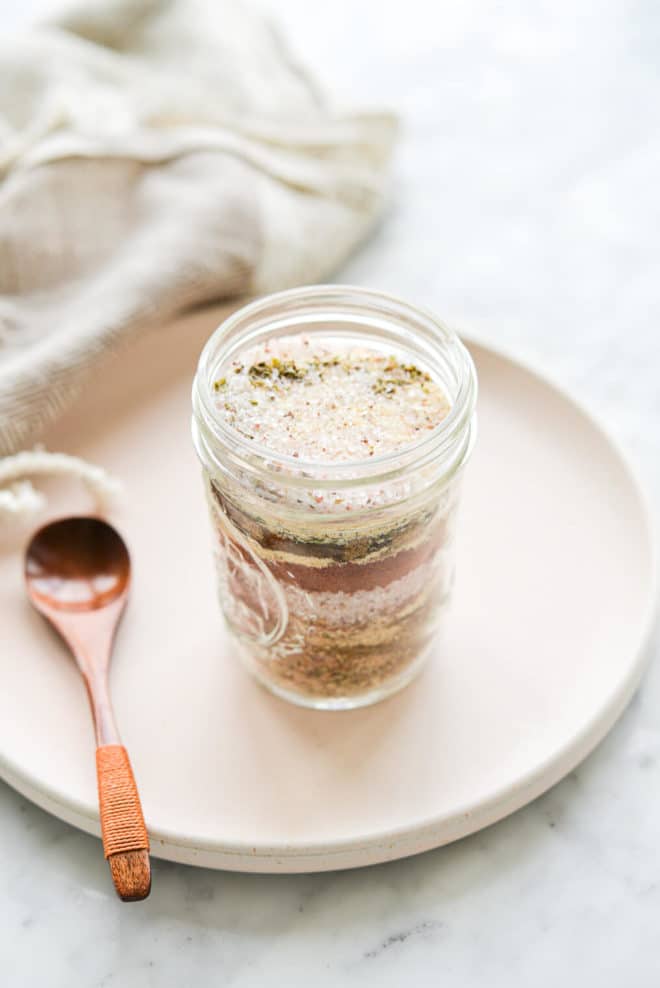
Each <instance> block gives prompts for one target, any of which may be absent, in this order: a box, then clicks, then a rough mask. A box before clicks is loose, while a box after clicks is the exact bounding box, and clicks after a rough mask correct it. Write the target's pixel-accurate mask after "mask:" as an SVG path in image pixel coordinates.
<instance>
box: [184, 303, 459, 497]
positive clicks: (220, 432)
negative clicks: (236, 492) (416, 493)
mask: <svg viewBox="0 0 660 988" xmlns="http://www.w3.org/2000/svg"><path fill="white" fill-rule="evenodd" d="M320 315H322V316H323V319H324V320H326V321H336V320H338V319H341V318H342V317H343V320H344V321H349V322H350V323H351V324H352V325H353V326H357V327H359V326H364V327H365V328H366V327H371V328H381V329H383V328H384V327H385V326H389V328H390V330H393V331H398V332H399V333H401V332H402V331H403V330H406V334H407V336H408V337H409V340H410V341H411V343H412V340H413V339H415V338H417V339H418V340H422V339H423V340H424V341H425V344H426V349H427V350H428V351H429V354H431V353H432V352H433V351H434V350H435V351H436V352H437V353H439V352H440V351H442V352H443V353H444V355H445V356H450V357H451V362H452V365H453V369H454V371H455V373H456V377H457V390H456V393H455V394H454V395H452V396H451V408H450V411H449V413H448V414H447V415H446V416H445V418H444V419H443V420H442V421H441V422H440V423H439V424H438V425H437V426H436V427H435V428H434V429H432V430H429V431H428V433H427V434H426V435H424V437H423V438H421V439H419V440H416V441H414V442H411V443H409V444H407V445H406V446H404V447H403V448H401V449H398V450H394V451H389V452H387V453H383V454H380V455H377V456H370V457H368V458H362V459H355V460H346V461H341V462H339V463H336V462H328V461H319V460H302V459H299V458H294V457H293V456H290V455H288V454H286V453H279V452H277V451H275V450H273V449H271V448H269V447H267V446H264V445H262V444H260V443H259V442H257V441H256V440H255V439H249V438H248V437H247V436H244V435H242V434H241V433H240V432H239V431H238V430H237V429H235V428H233V427H232V426H230V425H229V424H228V423H226V422H225V421H224V420H223V418H222V417H221V416H219V415H217V413H216V405H215V400H214V398H215V392H214V390H213V380H214V371H215V369H217V367H218V366H219V364H221V363H223V362H225V361H227V360H228V359H229V356H230V354H231V352H232V350H231V348H228V347H227V343H228V342H229V341H230V340H231V338H232V334H234V336H235V340H237V341H238V342H237V345H236V346H235V349H236V350H238V349H239V348H240V347H241V346H242V347H244V346H246V345H249V340H248V341H246V339H245V336H246V335H247V336H248V337H250V336H255V335H256V334H257V333H263V332H264V330H270V331H274V330H275V329H276V328H277V327H278V325H279V327H280V328H281V327H283V326H284V327H286V328H290V332H291V333H296V332H300V331H301V330H302V329H303V328H304V326H305V325H307V326H308V327H309V326H310V325H311V324H313V322H315V321H316V322H318V321H319V316H320ZM241 330H242V332H241ZM393 338H394V337H393ZM223 344H224V346H223ZM476 399H477V376H476V371H475V368H474V364H473V362H472V358H471V356H470V354H469V352H468V350H467V348H466V347H465V345H464V344H463V343H462V342H461V340H460V338H459V337H458V335H457V333H456V332H455V331H454V330H452V329H450V328H449V327H447V326H446V325H445V324H444V323H442V322H441V321H440V320H439V319H438V318H437V317H436V316H435V315H434V314H433V313H432V312H430V311H429V310H427V309H424V308H420V307H418V306H413V305H411V304H410V303H408V302H405V301H403V300H402V299H400V298H397V297H396V296H394V295H389V294H386V293H385V292H380V291H374V290H372V289H366V288H361V287H358V286H353V285H341V284H339V285H310V286H305V287H303V288H293V289H287V290H285V291H281V292H276V293H273V294H270V295H265V296H263V297H261V298H258V299H256V300H255V301H253V302H250V303H248V304H247V305H244V306H241V307H240V308H239V309H237V310H236V311H235V312H233V313H232V314H231V315H230V316H228V317H227V318H226V319H225V320H223V322H221V323H220V325H219V326H218V327H217V328H216V329H215V331H214V332H213V333H212V334H211V336H210V337H209V339H208V340H207V342H206V344H205V346H204V348H203V350H202V353H201V355H200V358H199V362H198V365H197V371H196V374H195V378H194V381H193V393H192V400H193V439H194V442H195V446H196V449H197V453H198V455H199V457H200V459H201V460H202V462H203V463H207V462H208V460H209V459H210V460H211V461H212V462H213V463H214V464H215V465H216V467H218V468H220V469H223V468H226V466H227V462H233V463H234V464H236V465H239V466H240V467H241V468H242V469H244V470H248V471H249V472H251V473H253V474H255V475H258V474H260V473H267V474H274V473H277V474H279V476H280V477H282V476H283V474H284V473H285V475H286V482H287V484H291V485H292V486H304V487H309V486H310V485H312V486H314V487H319V488H325V487H328V488H331V487H333V486H334V485H336V484H337V483H341V484H342V485H347V486H354V485H363V484H365V483H378V482H383V481H386V480H389V479H391V478H393V477H396V476H399V475H401V473H402V472H404V471H405V470H407V469H410V468H414V469H417V468H418V467H421V466H425V465H427V464H430V463H432V462H435V461H437V462H438V463H441V462H442V461H449V460H456V456H452V453H454V454H456V453H458V454H459V455H458V461H459V462H457V463H456V462H455V463H453V469H452V468H451V467H452V464H450V463H449V462H447V463H446V465H447V467H448V471H447V472H450V473H452V474H453V473H454V472H455V470H456V469H458V468H459V467H460V466H461V465H462V463H463V462H464V461H465V459H466V458H467V454H468V453H469V450H470V448H471V444H472V443H471V440H472V438H473V437H472V436H471V432H472V429H471V426H472V421H473V417H474V414H473V413H474V410H475V405H476ZM461 449H462V452H461ZM225 461H227V462H225ZM444 472H445V471H444V470H443V473H444Z"/></svg>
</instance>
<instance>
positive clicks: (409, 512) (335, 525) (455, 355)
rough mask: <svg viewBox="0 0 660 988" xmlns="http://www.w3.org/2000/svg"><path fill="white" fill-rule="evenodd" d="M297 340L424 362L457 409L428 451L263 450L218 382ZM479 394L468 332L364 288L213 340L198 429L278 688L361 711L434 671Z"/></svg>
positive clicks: (244, 641)
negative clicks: (353, 454) (226, 412)
mask: <svg viewBox="0 0 660 988" xmlns="http://www.w3.org/2000/svg"><path fill="white" fill-rule="evenodd" d="M298 333H304V334H305V336H306V337H308V338H310V339H311V338H313V337H314V336H316V335H317V334H320V335H321V336H322V337H323V339H324V340H327V339H328V338H330V337H331V338H332V340H333V341H334V342H335V344H336V345H340V346H341V344H342V342H343V343H344V345H345V346H346V347H348V346H354V345H357V346H367V347H371V348H372V349H373V348H377V349H379V350H381V351H385V352H386V353H387V354H389V355H395V356H397V357H398V358H400V359H403V360H405V361H406V362H408V363H410V362H414V363H415V365H416V367H418V368H422V369H423V370H424V371H425V372H427V373H429V374H430V375H431V376H432V378H433V379H434V380H435V381H436V382H438V383H439V384H440V386H441V387H442V389H443V390H444V392H445V394H446V396H447V397H448V398H449V400H450V403H451V408H450V411H449V413H448V414H447V416H446V417H445V418H444V419H443V420H442V421H441V422H440V424H439V425H437V426H436V427H435V428H433V429H431V430H429V431H426V432H425V433H424V436H423V438H422V439H420V440H419V441H416V442H414V443H412V444H410V445H407V446H405V448H403V449H402V450H399V451H397V452H393V453H387V454H384V455H379V456H371V457H370V458H369V459H364V460H355V461H349V462H304V461H302V460H299V459H294V458H293V457H292V456H289V455H284V454H281V453H278V452H276V451H273V450H272V449H268V448H266V447H263V446H260V445H259V444H258V442H256V441H255V440H254V439H250V438H248V437H246V436H244V435H242V434H240V433H239V432H238V431H237V430H235V429H233V428H231V426H230V425H229V424H228V423H227V422H226V421H225V420H223V418H222V416H221V415H219V414H218V411H217V394H216V393H215V391H214V382H215V381H216V380H217V379H218V375H219V372H220V369H221V368H222V367H226V366H227V365H228V364H230V363H231V361H232V360H236V359H238V358H239V357H240V355H241V353H242V352H244V351H246V350H247V349H250V348H252V347H254V346H255V345H257V344H259V343H263V342H265V341H266V340H267V339H269V340H271V341H272V339H273V338H274V337H279V336H291V335H293V334H298ZM317 338H318V337H317ZM476 393H477V381H476V374H475V369H474V365H473V363H472V360H471V358H470V355H469V354H468V352H467V350H466V349H465V347H464V346H463V344H462V343H461V342H460V340H459V339H458V337H457V336H456V334H455V333H454V332H452V331H451V330H449V329H447V328H446V327H445V326H443V325H442V323H440V322H439V321H438V320H437V319H436V318H435V317H434V316H433V315H431V314H430V313H427V312H424V311H422V310H419V309H417V308H415V307H413V306H411V305H408V304H407V303H405V302H402V301H399V300H398V299H395V298H391V297H389V296H387V295H383V294H380V293H378V292H371V291H365V290H363V289H361V288H352V287H347V286H334V285H332V286H325V285H319V286H314V287H310V288H302V289H294V290H292V291H285V292H280V293H278V294H276V295H271V296H269V297H266V298H262V299H260V300H259V301H256V302H253V303H252V304H250V305H247V306H246V307H245V308H242V309H240V310H239V311H237V312H235V313H234V314H233V315H231V316H230V317H229V318H228V319H227V320H226V321H225V322H224V323H222V325H221V326H220V327H219V328H218V329H217V330H216V331H215V333H214V334H213V335H212V336H211V338H210V339H209V341H208V343H207V344H206V346H205V348H204V350H203V352H202V355H201V357H200V361H199V366H198V369H197V374H196V377H195V381H194V385H193V426H192V428H193V440H194V444H195V448H196V450H197V453H198V455H199V458H200V460H201V463H202V466H203V476H204V484H205V488H206V494H207V500H208V506H209V511H210V516H211V523H212V531H213V544H214V552H215V560H216V567H217V575H218V589H219V597H220V604H221V607H222V610H223V613H224V616H225V619H226V622H227V624H228V626H229V629H230V631H231V633H232V635H233V638H234V640H235V644H236V648H237V652H238V653H239V654H240V656H241V658H242V659H243V661H244V663H245V665H246V666H247V667H248V668H249V669H250V671H251V672H252V673H253V674H254V675H255V676H256V678H257V679H258V680H259V681H260V682H261V683H262V684H263V685H264V686H266V687H267V688H268V689H270V690H271V691H272V692H273V693H276V694H278V695H279V696H282V697H284V698H285V699H287V700H291V701H293V702H294V703H298V704H302V705H304V706H309V707H318V708H327V709H345V708H350V707H357V706H362V705H365V704H368V703H373V702H375V701H377V700H380V699H382V698H383V697H385V696H388V695H389V694H391V693H393V692H395V691H396V690H398V689H400V688H401V687H403V686H404V685H406V684H407V683H408V682H409V681H410V680H411V679H412V678H413V676H414V675H415V674H416V673H417V672H418V670H419V669H420V668H421V666H422V664H423V662H424V660H425V658H426V656H427V654H428V651H429V646H430V644H431V642H432V639H433V637H434V635H435V634H436V631H437V630H438V626H439V622H440V619H441V617H442V615H443V613H444V611H445V609H446V605H447V602H448V600H449V596H450V592H451V588H452V584H453V579H454V529H455V518H456V509H457V503H458V494H459V482H460V476H461V472H462V469H463V467H464V466H465V463H466V462H467V459H468V457H469V455H470V452H471V449H472V446H473V442H474V438H475V428H476V421H475V401H476Z"/></svg>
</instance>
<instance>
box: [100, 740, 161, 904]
mask: <svg viewBox="0 0 660 988" xmlns="http://www.w3.org/2000/svg"><path fill="white" fill-rule="evenodd" d="M96 777H97V780H98V787H99V809H100V813H101V834H102V836H103V850H104V852H105V856H106V858H107V859H108V864H109V865H110V871H111V873H112V879H113V881H114V883H115V888H116V889H117V894H118V895H119V898H120V899H123V900H124V902H132V901H135V900H136V899H146V897H147V896H148V895H149V892H150V889H151V866H150V864H149V837H148V835H147V828H146V827H145V825H144V817H143V815H142V806H141V805H140V797H139V795H138V791H137V786H136V785H135V779H134V777H133V769H132V768H131V763H130V761H129V758H128V752H127V751H126V749H125V748H124V746H123V745H121V744H105V745H101V746H100V747H98V748H97V749H96Z"/></svg>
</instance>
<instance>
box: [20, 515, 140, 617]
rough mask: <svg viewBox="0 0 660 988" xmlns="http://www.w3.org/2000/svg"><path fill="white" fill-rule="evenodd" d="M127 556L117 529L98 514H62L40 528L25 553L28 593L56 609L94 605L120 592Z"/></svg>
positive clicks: (128, 565)
mask: <svg viewBox="0 0 660 988" xmlns="http://www.w3.org/2000/svg"><path fill="white" fill-rule="evenodd" d="M130 572H131V560H130V556H129V554H128V549H127V548H126V543H125V542H124V540H123V539H122V537H121V536H120V535H119V533H118V532H117V531H116V530H115V529H114V528H113V527H112V526H111V525H108V523H107V522H104V521H102V520H101V519H100V518H63V519H62V520H61V521H56V522H52V523H51V524H50V525H46V526H45V528H42V529H40V530H39V531H38V532H37V533H36V535H35V536H34V537H33V538H32V541H31V542H30V544H29V546H28V548H27V552H26V556H25V578H26V580H27V583H28V586H29V588H30V593H31V596H32V598H33V599H34V598H38V599H39V600H40V601H42V602H43V603H45V604H48V605H49V606H51V607H54V608H56V609H58V610H66V611H86V610H97V609H98V608H99V607H105V606H106V605H107V604H109V603H111V602H112V601H114V600H116V599H117V597H119V596H120V595H121V594H124V593H125V592H126V591H127V589H128V585H129V581H130Z"/></svg>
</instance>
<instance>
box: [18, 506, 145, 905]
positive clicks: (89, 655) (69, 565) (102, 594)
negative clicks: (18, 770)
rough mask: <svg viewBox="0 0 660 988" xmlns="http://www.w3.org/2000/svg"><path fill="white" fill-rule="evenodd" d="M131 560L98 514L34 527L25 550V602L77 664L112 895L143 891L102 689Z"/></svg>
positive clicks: (138, 849)
mask: <svg viewBox="0 0 660 988" xmlns="http://www.w3.org/2000/svg"><path fill="white" fill-rule="evenodd" d="M130 575H131V561H130V557H129V555H128V549H127V548H126V545H125V543H124V540H123V539H122V537H121V536H120V535H119V533H118V532H116V531H115V529H114V528H112V526H111V525H108V523H107V522H105V521H102V520H101V519H100V518H64V519H62V520H61V521H55V522H52V523H51V524H50V525H46V526H45V527H44V528H42V529H40V530H39V531H38V532H37V533H36V535H35V536H34V537H33V539H32V541H31V542H30V544H29V546H28V548H27V552H26V554H25V581H26V585H27V592H28V596H29V597H30V600H31V601H32V603H33V604H34V606H35V607H36V609H37V610H38V611H40V613H41V614H43V615H44V617H45V618H47V620H48V621H50V623H51V624H52V625H53V627H54V628H56V630H57V631H58V632H59V633H60V635H61V636H62V638H63V639H64V641H65V642H66V643H67V645H68V646H69V648H70V649H71V651H72V652H73V655H74V657H75V659H76V662H77V663H78V668H79V669H80V671H81V673H82V675H83V679H84V680H85V686H86V687H87V693H88V695H89V701H90V704H91V707H92V716H93V718H94V728H95V731H96V744H97V748H96V775H97V779H98V792H99V809H100V815H101V832H102V835H103V850H104V852H105V856H106V858H107V860H108V864H109V865H110V872H111V874H112V879H113V881H114V883H115V888H116V890H117V894H118V895H119V897H120V899H123V900H124V902H132V901H134V900H137V899H146V897H147V896H148V895H149V891H150V889H151V867H150V863H149V838H148V836H147V830H146V827H145V825H144V817H143V816H142V807H141V805H140V797H139V796H138V792H137V788H136V786H135V780H134V778H133V771H132V769H131V763H130V761H129V758H128V753H127V751H126V749H125V748H124V747H123V745H122V744H121V741H120V738H119V732H118V730H117V726H116V724H115V719H114V715H113V713H112V705H111V702H110V693H109V690H108V667H109V665H110V656H111V653H112V644H113V640H114V637H115V631H116V629H117V625H118V623H119V619H120V617H121V614H122V612H123V610H124V607H125V605H126V600H127V597H128V588H129V584H130Z"/></svg>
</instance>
